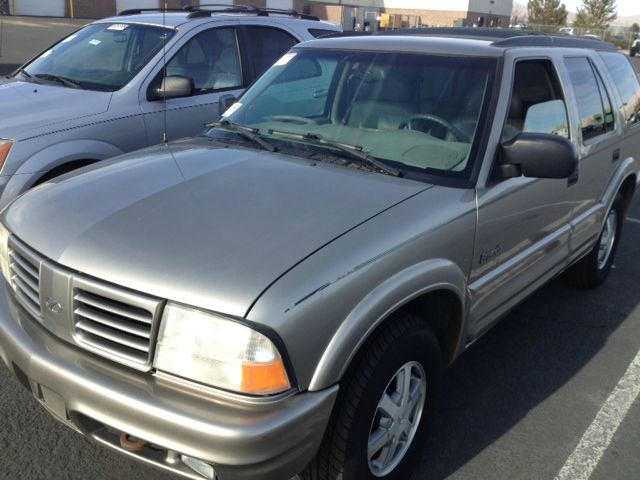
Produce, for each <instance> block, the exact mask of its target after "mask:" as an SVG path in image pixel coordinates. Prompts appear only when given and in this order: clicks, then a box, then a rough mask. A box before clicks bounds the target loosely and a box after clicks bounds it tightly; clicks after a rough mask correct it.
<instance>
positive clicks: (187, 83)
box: [149, 75, 195, 100]
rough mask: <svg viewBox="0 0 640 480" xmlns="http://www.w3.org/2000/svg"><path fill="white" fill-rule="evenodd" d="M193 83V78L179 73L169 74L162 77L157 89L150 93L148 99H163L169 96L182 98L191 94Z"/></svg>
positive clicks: (193, 88) (193, 87)
mask: <svg viewBox="0 0 640 480" xmlns="http://www.w3.org/2000/svg"><path fill="white" fill-rule="evenodd" d="M194 90H195V85H194V83H193V79H191V78H189V77H183V76H181V75H170V76H167V77H164V78H163V79H162V81H161V82H160V86H159V87H158V88H157V89H153V90H152V91H151V92H150V93H151V95H150V97H151V98H149V100H163V99H167V100H168V99H170V98H183V97H190V96H191V95H193V92H194Z"/></svg>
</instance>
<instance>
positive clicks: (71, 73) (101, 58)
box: [0, 7, 339, 208]
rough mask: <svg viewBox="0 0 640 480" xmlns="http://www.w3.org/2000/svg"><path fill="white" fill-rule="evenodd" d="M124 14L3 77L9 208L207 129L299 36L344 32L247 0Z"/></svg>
mask: <svg viewBox="0 0 640 480" xmlns="http://www.w3.org/2000/svg"><path fill="white" fill-rule="evenodd" d="M123 13H124V15H120V16H118V17H113V18H107V19H103V20H99V21H97V22H94V23H92V24H90V25H87V26H86V27H84V28H82V29H80V30H78V31H77V32H75V33H73V34H71V35H69V36H68V37H66V38H64V39H63V40H62V41H60V42H59V43H57V44H55V45H53V46H52V47H51V48H49V49H47V50H46V51H45V52H43V53H42V54H40V55H39V56H37V57H36V58H35V59H33V60H31V61H30V62H28V63H27V64H25V65H24V66H22V67H21V68H19V69H18V70H17V71H16V72H15V73H14V74H13V75H11V76H10V78H8V79H6V80H3V81H2V82H0V105H1V107H0V109H1V115H0V168H1V170H0V208H1V207H3V206H4V205H6V204H7V202H9V201H10V200H11V199H13V198H15V197H16V196H17V195H19V194H20V193H22V192H24V191H25V190H27V189H28V188H31V187H33V186H34V185H38V184H40V183H42V182H44V181H46V180H48V179H50V178H53V177H55V176H57V175H60V174H62V173H65V172H68V171H70V170H73V169H75V168H78V167H80V166H83V165H87V164H90V163H93V162H95V161H98V160H102V159H105V158H109V157H113V156H116V155H120V154H122V153H124V152H128V151H131V150H135V149H139V148H142V147H146V146H149V145H153V144H156V143H160V142H161V141H163V140H164V139H165V133H166V137H168V139H169V140H171V139H177V138H180V137H185V136H190V135H196V134H198V133H200V132H201V131H202V130H203V125H204V124H205V123H206V122H211V121H214V120H216V119H217V118H218V108H217V106H216V104H217V103H218V100H219V99H220V97H221V96H222V95H226V94H233V95H239V94H240V93H241V92H242V91H243V89H244V88H246V87H247V86H248V85H249V84H250V83H251V82H252V81H253V80H254V79H255V78H256V77H257V76H259V74H261V73H262V72H263V71H264V70H266V69H267V68H269V66H271V64H272V63H273V62H274V61H276V60H277V59H278V58H279V57H280V56H281V55H282V54H283V53H284V52H286V51H287V50H289V48H291V46H293V45H294V44H296V43H298V42H299V41H302V40H308V39H312V38H314V37H318V36H321V35H323V34H327V33H332V32H336V31H338V30H339V28H338V27H337V26H335V25H333V24H331V23H327V22H321V21H318V19H317V18H315V17H310V16H306V15H300V14H297V13H296V12H292V11H287V12H284V11H277V10H276V11H274V10H266V9H262V10H259V9H253V8H249V7H233V8H231V7H220V8H219V9H218V10H215V11H212V10H195V9H194V10H191V11H171V12H165V13H164V14H163V13H162V12H159V11H157V10H156V11H146V10H137V11H128V12H123ZM165 66H166V69H165ZM164 77H166V79H165V80H164V81H163V78H164ZM165 126H166V127H165Z"/></svg>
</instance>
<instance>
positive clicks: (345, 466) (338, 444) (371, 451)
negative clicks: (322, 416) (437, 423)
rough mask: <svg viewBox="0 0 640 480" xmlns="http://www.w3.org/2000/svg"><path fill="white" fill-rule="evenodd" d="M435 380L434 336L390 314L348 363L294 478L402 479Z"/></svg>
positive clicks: (431, 402)
mask: <svg viewBox="0 0 640 480" xmlns="http://www.w3.org/2000/svg"><path fill="white" fill-rule="evenodd" d="M441 377H442V357H441V353H440V347H439V345H438V341H437V339H436V337H435V336H434V334H433V333H432V332H431V330H430V329H429V327H428V326H427V325H426V324H425V322H423V321H422V320H420V319H419V318H417V317H415V316H413V315H410V314H408V313H404V312H398V313H396V314H395V315H394V316H393V317H392V318H390V319H389V321H388V324H387V325H386V326H385V327H383V328H382V329H381V330H380V331H379V332H377V333H376V334H375V335H374V336H373V338H371V339H369V340H368V341H367V342H366V343H365V344H364V346H363V347H362V348H361V351H360V353H359V354H358V356H357V357H356V358H355V359H354V361H353V362H352V364H351V366H350V367H349V370H348V372H347V374H346V375H345V377H344V379H343V380H342V382H341V384H340V393H339V394H338V399H337V400H336V405H335V407H334V410H333V413H332V416H331V419H330V421H329V425H328V426H327V430H326V432H325V436H324V439H323V441H322V445H321V447H320V450H319V451H318V453H317V455H316V457H315V458H314V460H313V461H312V462H311V464H309V465H308V466H307V468H306V469H305V470H304V472H302V473H301V474H300V477H301V478H302V479H303V480H372V479H384V480H391V479H396V480H401V479H402V480H405V479H407V478H409V477H410V472H411V468H412V466H413V464H414V462H415V460H416V457H417V455H416V453H417V452H419V451H420V447H421V446H422V445H423V443H424V440H425V437H426V433H427V426H428V424H429V422H430V419H431V417H432V416H433V412H434V407H435V404H436V399H437V398H438V396H439V393H440V385H441ZM407 379H408V380H409V381H408V382H407V381H406V380H407ZM405 385H407V387H406V388H404V386H405ZM390 401H391V402H393V403H390Z"/></svg>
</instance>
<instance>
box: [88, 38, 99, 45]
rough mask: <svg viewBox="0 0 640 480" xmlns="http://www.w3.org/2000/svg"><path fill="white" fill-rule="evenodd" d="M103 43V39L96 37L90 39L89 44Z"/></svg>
mask: <svg viewBox="0 0 640 480" xmlns="http://www.w3.org/2000/svg"><path fill="white" fill-rule="evenodd" d="M101 43H102V41H101V40H96V39H95V38H94V39H93V40H89V45H100V44H101Z"/></svg>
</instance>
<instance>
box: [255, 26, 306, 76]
mask: <svg viewBox="0 0 640 480" xmlns="http://www.w3.org/2000/svg"><path fill="white" fill-rule="evenodd" d="M247 38H248V41H249V48H250V52H251V61H252V62H253V68H254V69H255V73H256V76H259V75H261V74H262V73H263V72H264V71H265V70H267V68H269V67H270V66H271V65H273V64H274V63H275V62H276V60H278V59H279V58H280V57H281V56H282V55H284V54H285V53H286V52H287V51H288V50H289V49H290V48H291V47H292V46H294V45H295V44H296V43H298V42H297V41H296V39H295V38H293V37H292V36H291V35H289V34H288V33H286V32H283V31H282V30H279V29H277V28H270V27H247Z"/></svg>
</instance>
